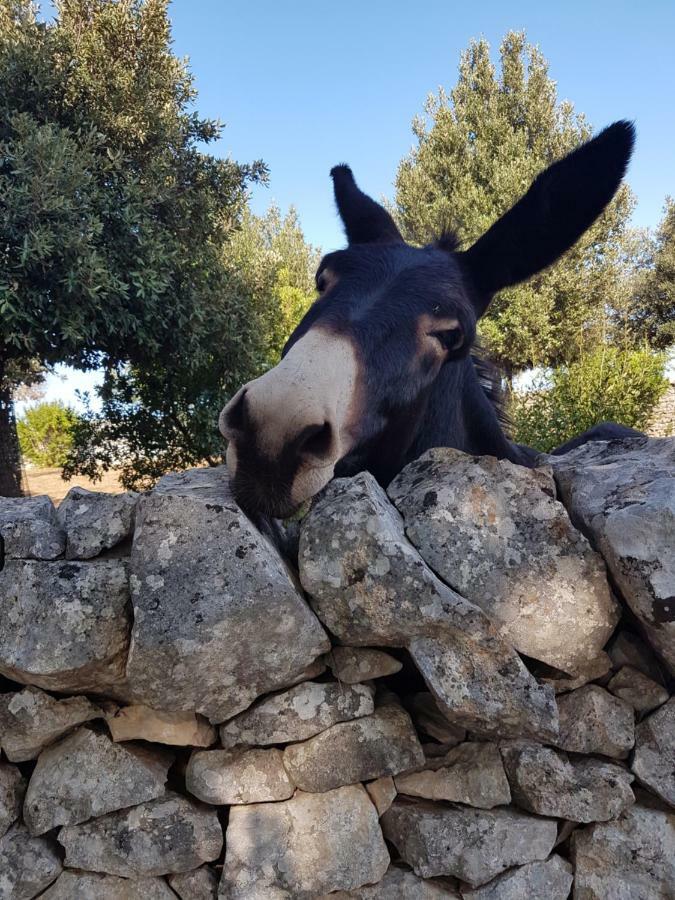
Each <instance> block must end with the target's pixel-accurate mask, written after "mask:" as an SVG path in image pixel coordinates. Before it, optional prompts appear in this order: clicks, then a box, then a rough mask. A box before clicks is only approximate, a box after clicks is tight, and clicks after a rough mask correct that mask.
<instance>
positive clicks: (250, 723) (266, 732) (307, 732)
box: [220, 681, 375, 747]
mask: <svg viewBox="0 0 675 900" xmlns="http://www.w3.org/2000/svg"><path fill="white" fill-rule="evenodd" d="M373 694H374V691H373V689H372V688H371V687H369V686H368V685H365V684H355V685H349V686H345V685H341V684H339V683H338V682H337V681H326V682H315V681H305V682H304V683H303V684H299V685H297V686H296V687H293V688H291V689H290V690H289V691H283V692H282V693H280V694H273V695H272V696H271V697H265V698H264V699H263V700H260V701H259V702H258V703H256V704H255V706H252V707H251V708H250V709H247V710H246V712H243V713H241V714H240V715H238V716H236V717H235V718H234V719H230V721H229V722H225V723H224V724H223V725H221V726H220V741H221V743H222V745H223V747H234V746H236V745H237V744H251V745H257V746H267V745H268V744H287V743H289V742H291V741H304V740H307V738H311V737H314V735H315V734H318V733H319V732H320V731H325V730H326V728H330V727H331V725H337V723H338V722H346V721H348V720H349V719H358V718H359V717H361V716H367V715H370V713H372V712H373V710H374V709H375V706H374V704H373Z"/></svg>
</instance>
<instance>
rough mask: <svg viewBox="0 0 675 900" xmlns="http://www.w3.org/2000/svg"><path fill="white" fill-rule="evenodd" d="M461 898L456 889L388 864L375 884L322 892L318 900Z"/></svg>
mask: <svg viewBox="0 0 675 900" xmlns="http://www.w3.org/2000/svg"><path fill="white" fill-rule="evenodd" d="M352 897H353V898H354V900H461V897H460V895H459V892H458V891H455V890H453V888H452V887H450V885H448V884H447V883H445V882H442V881H439V880H436V879H430V878H427V879H424V878H418V877H417V875H415V873H414V872H410V871H408V870H407V869H400V868H398V866H389V868H388V869H387V871H386V872H385V873H384V878H383V879H382V880H381V881H378V882H377V884H366V885H364V886H363V887H360V888H356V890H354V891H336V892H335V893H333V894H324V896H323V897H320V898H319V900H349V898H352Z"/></svg>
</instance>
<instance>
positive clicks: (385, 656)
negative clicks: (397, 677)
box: [326, 647, 402, 684]
mask: <svg viewBox="0 0 675 900" xmlns="http://www.w3.org/2000/svg"><path fill="white" fill-rule="evenodd" d="M326 659H327V661H328V667H329V668H330V670H331V672H332V673H333V675H335V677H336V678H337V679H338V681H341V682H342V683H343V684H358V683H359V682H363V681H372V680H373V679H374V678H384V677H385V676H386V675H394V674H395V673H396V672H400V671H401V668H402V665H401V663H400V662H399V661H398V660H397V659H394V657H393V656H392V655H391V654H390V653H385V652H384V650H374V649H373V648H372V647H333V649H332V650H331V652H330V653H328V654H327V655H326Z"/></svg>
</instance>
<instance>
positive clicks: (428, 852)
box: [0, 438, 675, 900]
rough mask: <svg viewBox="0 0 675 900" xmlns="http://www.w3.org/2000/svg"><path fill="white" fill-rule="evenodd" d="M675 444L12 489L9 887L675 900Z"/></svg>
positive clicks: (1, 798)
mask: <svg viewBox="0 0 675 900" xmlns="http://www.w3.org/2000/svg"><path fill="white" fill-rule="evenodd" d="M674 548H675V440H670V439H662V440H658V439H648V438H644V439H642V438H641V439H634V440H630V441H614V442H602V443H597V444H591V445H587V446H585V447H582V448H579V449H578V450H576V451H573V452H572V453H570V454H567V455H566V456H564V457H558V458H553V457H550V458H542V459H541V466H540V467H539V468H538V469H535V470H532V471H530V470H525V469H521V468H518V467H516V466H513V465H512V464H510V463H508V462H504V461H501V462H500V461H497V460H495V459H492V458H475V457H470V456H467V455H465V454H462V453H459V452H457V451H454V450H447V449H443V450H432V451H430V452H429V453H427V454H425V455H424V456H423V457H421V458H420V459H419V460H417V461H416V462H414V463H412V464H411V465H410V466H408V467H407V468H406V469H405V470H404V471H403V472H402V473H401V474H400V475H399V476H398V477H397V478H396V479H395V481H394V482H393V483H392V484H391V485H390V487H389V489H388V491H384V490H383V489H382V488H381V487H380V486H379V485H378V484H377V483H376V482H375V481H374V479H373V478H372V477H370V476H369V475H367V474H361V475H358V476H356V477H355V478H352V479H339V480H336V481H333V482H332V483H331V484H330V485H329V486H328V487H327V488H326V489H325V490H324V492H323V493H322V494H321V495H320V496H319V497H318V498H317V499H316V501H315V503H314V504H313V506H312V509H311V510H310V512H309V513H308V515H307V516H306V517H305V518H304V520H303V521H302V523H301V527H300V541H299V551H298V557H297V560H287V559H284V558H283V557H282V555H281V554H280V553H279V552H278V550H277V549H275V547H273V546H272V544H271V543H270V542H269V540H268V539H267V538H266V537H264V536H263V535H261V534H260V533H259V532H258V531H257V530H256V529H255V528H254V527H253V525H252V524H251V523H250V521H249V520H248V519H247V517H246V516H245V515H244V514H243V513H242V511H241V510H240V509H239V508H238V507H237V505H236V504H235V502H234V501H233V499H232V497H231V495H230V492H229V487H228V481H227V475H226V472H225V470H224V469H200V470H195V471H192V472H187V473H182V474H180V475H172V476H167V477H166V478H164V479H162V481H161V482H160V483H159V485H158V486H157V488H156V489H155V490H154V491H152V492H151V493H149V494H147V495H142V496H139V495H136V494H131V493H130V494H125V495H119V496H111V495H104V494H97V493H90V492H87V491H83V490H81V489H79V488H76V489H73V490H72V491H71V492H70V494H69V495H68V497H67V498H66V500H64V502H63V503H62V504H61V506H60V507H59V509H58V510H56V509H55V508H54V507H53V506H52V504H51V503H50V501H49V500H48V499H47V498H44V497H42V498H33V499H28V500H10V499H4V498H0V551H1V552H0V748H1V749H2V756H1V757H0V900H10V898H11V900H31V898H33V897H37V896H41V897H44V898H48V900H55V898H58V900H71V898H83V900H88V898H96V900H106V898H111V900H135V898H143V900H154V898H172V897H173V898H175V897H180V898H183V900H207V898H231V900H263V898H264V900H268V898H270V900H281V898H289V900H291V898H298V900H314V898H316V900H322V898H327V897H335V898H348V897H352V898H387V900H392V898H393V900H396V898H405V900H408V898H411V900H415V898H443V897H448V898H455V900H459V898H464V900H511V898H513V900H521V898H525V897H527V898H530V897H531V898H537V900H565V898H567V897H569V896H572V897H574V898H577V900H615V898H616V900H618V898H621V900H632V898H635V900H651V898H667V897H672V896H675V813H674V811H673V807H674V806H675V697H672V696H671V692H672V685H673V675H674V674H675V650H674V648H675V641H674V634H673V630H674V629H675V625H674V621H675V549H674Z"/></svg>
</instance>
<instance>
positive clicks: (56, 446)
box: [17, 403, 77, 468]
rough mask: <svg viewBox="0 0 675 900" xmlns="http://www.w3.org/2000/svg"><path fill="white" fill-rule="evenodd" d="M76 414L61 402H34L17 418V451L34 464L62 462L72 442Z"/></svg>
mask: <svg viewBox="0 0 675 900" xmlns="http://www.w3.org/2000/svg"><path fill="white" fill-rule="evenodd" d="M76 422H77V415H76V414H75V413H74V412H73V410H72V409H70V408H69V407H67V406H64V405H63V403H38V404H37V406H33V407H30V408H29V409H27V410H26V412H25V413H24V415H23V416H22V417H21V418H20V419H19V421H18V422H17V431H18V433H19V445H20V447H21V452H22V453H23V455H24V456H25V457H26V459H28V460H30V462H32V463H34V464H35V465H36V466H48V467H49V468H55V467H57V466H62V465H63V464H64V463H65V461H66V457H67V455H68V451H69V450H70V448H71V446H72V443H73V430H74V428H75V425H76Z"/></svg>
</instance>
